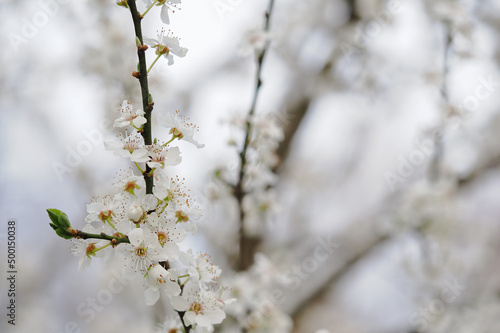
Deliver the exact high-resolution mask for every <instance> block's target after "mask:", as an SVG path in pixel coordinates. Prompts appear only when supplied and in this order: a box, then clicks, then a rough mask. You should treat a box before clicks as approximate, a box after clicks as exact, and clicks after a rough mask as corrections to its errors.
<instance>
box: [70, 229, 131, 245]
mask: <svg viewBox="0 0 500 333" xmlns="http://www.w3.org/2000/svg"><path fill="white" fill-rule="evenodd" d="M76 238H80V239H92V238H95V239H106V240H109V241H111V242H112V243H114V244H120V243H130V240H129V239H128V237H127V236H125V237H118V236H109V235H106V234H105V233H103V232H102V233H100V234H90V233H88V232H83V231H81V230H77V233H76Z"/></svg>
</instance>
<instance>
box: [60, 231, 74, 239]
mask: <svg viewBox="0 0 500 333" xmlns="http://www.w3.org/2000/svg"><path fill="white" fill-rule="evenodd" d="M56 234H58V235H59V236H60V237H62V238H64V239H71V238H75V236H73V235H72V234H71V233H69V232H67V231H66V230H65V229H57V230H56Z"/></svg>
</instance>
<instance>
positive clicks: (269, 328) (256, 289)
mask: <svg viewBox="0 0 500 333" xmlns="http://www.w3.org/2000/svg"><path fill="white" fill-rule="evenodd" d="M287 282H288V281H287V277H286V275H285V274H284V273H283V272H281V270H279V269H278V268H277V267H276V266H275V265H274V264H273V263H272V262H271V261H270V260H269V259H268V258H267V257H266V256H265V255H263V254H261V253H257V254H256V256H255V263H254V265H253V266H252V267H251V268H250V269H249V270H248V271H245V272H240V273H237V274H236V275H235V276H234V277H233V278H232V281H231V282H230V284H231V294H232V295H233V296H235V297H236V299H237V300H236V301H235V303H234V304H233V305H232V306H231V308H229V309H228V315H229V316H230V317H233V318H235V319H236V320H235V322H237V323H238V324H237V325H238V327H230V326H231V325H230V324H228V325H226V322H225V324H224V329H223V332H235V331H239V330H241V329H243V330H244V331H245V332H249V333H250V332H255V333H257V332H277V333H288V332H291V331H292V327H293V323H292V319H291V318H290V316H289V315H287V314H286V313H284V312H283V311H282V310H281V309H280V306H281V305H283V302H285V301H286V296H285V295H284V294H283V293H279V292H277V291H282V290H285V289H286V285H287ZM276 295H281V296H280V297H276Z"/></svg>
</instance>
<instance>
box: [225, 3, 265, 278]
mask: <svg viewBox="0 0 500 333" xmlns="http://www.w3.org/2000/svg"><path fill="white" fill-rule="evenodd" d="M273 7H274V0H270V1H269V7H268V9H267V11H266V14H265V16H266V20H265V24H264V31H265V32H267V31H269V26H270V21H271V14H272V11H273ZM268 48H269V43H267V44H266V46H265V47H264V49H263V50H262V52H260V54H259V55H258V56H257V72H256V87H255V92H254V95H253V99H252V105H251V107H250V111H249V112H248V116H247V122H246V128H245V140H244V142H243V148H242V150H241V152H240V170H239V174H238V182H237V183H236V185H235V186H234V189H233V194H234V196H235V198H236V200H237V202H238V207H239V220H240V253H239V261H238V266H237V270H239V271H244V270H247V269H248V268H249V267H250V266H251V265H252V263H253V255H254V253H255V249H256V247H257V245H258V244H259V243H260V239H258V238H254V237H249V236H247V235H246V233H245V228H244V226H243V224H244V220H245V211H244V209H243V199H244V198H245V195H246V193H245V189H244V179H245V169H246V166H247V151H248V146H249V145H250V138H251V135H252V123H251V118H252V117H253V115H254V114H255V109H256V107H257V100H258V98H259V92H260V87H261V86H262V76H261V74H262V67H263V63H264V58H265V56H266V53H267V50H268Z"/></svg>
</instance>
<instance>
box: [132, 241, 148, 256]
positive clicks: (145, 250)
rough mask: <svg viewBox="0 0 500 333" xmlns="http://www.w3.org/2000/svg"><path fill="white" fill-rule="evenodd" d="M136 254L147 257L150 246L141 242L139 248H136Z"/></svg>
mask: <svg viewBox="0 0 500 333" xmlns="http://www.w3.org/2000/svg"><path fill="white" fill-rule="evenodd" d="M135 254H136V255H137V256H138V257H145V256H146V255H147V254H148V248H147V247H145V246H144V244H141V245H140V246H139V247H138V248H137V249H135Z"/></svg>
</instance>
